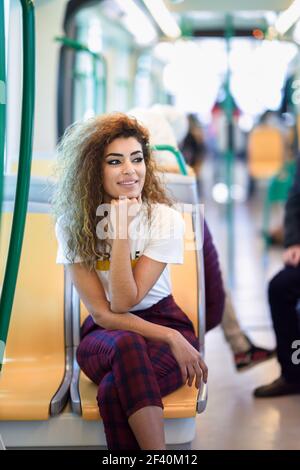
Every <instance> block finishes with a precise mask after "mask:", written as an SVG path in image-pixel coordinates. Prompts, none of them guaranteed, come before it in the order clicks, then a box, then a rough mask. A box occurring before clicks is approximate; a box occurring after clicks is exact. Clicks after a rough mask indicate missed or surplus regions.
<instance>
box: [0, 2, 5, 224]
mask: <svg viewBox="0 0 300 470" xmlns="http://www.w3.org/2000/svg"><path fill="white" fill-rule="evenodd" d="M0 45H1V49H2V50H1V51H0V227H1V215H2V212H1V209H2V199H3V181H4V148H5V128H6V119H5V114H6V71H5V27H4V2H1V3H0Z"/></svg>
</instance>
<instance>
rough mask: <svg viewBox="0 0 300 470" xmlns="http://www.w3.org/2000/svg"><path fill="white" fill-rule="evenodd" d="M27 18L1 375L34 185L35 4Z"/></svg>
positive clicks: (26, 0)
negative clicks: (31, 183) (32, 169)
mask: <svg viewBox="0 0 300 470" xmlns="http://www.w3.org/2000/svg"><path fill="white" fill-rule="evenodd" d="M21 5H22V17H23V96H22V123H21V138H20V154H19V167H18V177H17V189H16V200H15V209H14V215H13V222H12V229H11V237H10V243H9V249H8V256H7V263H6V269H5V274H4V281H3V286H2V292H1V299H0V347H1V345H2V348H0V349H1V356H0V371H1V369H2V364H3V355H4V349H5V344H6V340H7V334H8V328H9V322H10V316H11V310H12V305H13V300H14V294H15V288H16V282H17V276H18V269H19V263H20V256H21V250H22V243H23V236H24V228H25V219H26V212H27V202H28V193H29V184H30V168H31V156H32V134H33V113H34V86H35V30H34V5H33V1H32V0H21Z"/></svg>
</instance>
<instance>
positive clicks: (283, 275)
mask: <svg viewBox="0 0 300 470" xmlns="http://www.w3.org/2000/svg"><path fill="white" fill-rule="evenodd" d="M283 261H284V263H285V267H284V269H283V270H282V271H280V272H279V273H278V274H277V275H276V276H275V277H274V278H273V279H272V280H271V282H270V284H269V303H270V308H271V314H272V320H273V326H274V330H275V335H276V341H277V358H278V361H279V363H280V366H281V375H280V377H279V378H278V379H276V380H275V381H274V382H272V383H271V384H268V385H264V386H261V387H258V388H257V389H256V390H254V396H255V397H257V398H268V397H278V396H282V395H291V394H298V393H300V360H299V358H300V351H299V349H300V346H299V343H300V314H299V311H298V309H297V304H298V302H299V299H300V158H298V161H297V172H296V177H295V182H294V186H293V187H292V189H291V192H290V194H289V198H288V201H287V204H286V213H285V251H284V253H283ZM297 347H298V351H297V350H296V348H297Z"/></svg>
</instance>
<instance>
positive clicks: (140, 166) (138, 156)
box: [102, 137, 146, 202]
mask: <svg viewBox="0 0 300 470" xmlns="http://www.w3.org/2000/svg"><path fill="white" fill-rule="evenodd" d="M102 169H103V189H104V202H110V201H111V199H119V196H127V197H128V198H129V199H131V198H137V197H138V196H140V194H141V193H142V189H143V186H144V182H145V175H146V165H145V161H144V157H143V151H142V145H141V144H140V143H139V142H138V141H137V140H136V139H135V138H134V137H119V138H117V139H115V140H113V141H112V142H111V143H110V144H108V145H107V147H106V148H105V150H104V160H103V167H102Z"/></svg>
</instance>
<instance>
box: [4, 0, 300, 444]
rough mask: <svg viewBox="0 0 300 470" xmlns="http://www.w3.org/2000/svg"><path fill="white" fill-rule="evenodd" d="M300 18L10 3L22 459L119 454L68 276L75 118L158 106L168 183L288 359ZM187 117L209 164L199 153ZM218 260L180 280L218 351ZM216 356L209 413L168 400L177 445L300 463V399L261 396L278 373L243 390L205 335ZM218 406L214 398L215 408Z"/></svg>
mask: <svg viewBox="0 0 300 470" xmlns="http://www.w3.org/2000/svg"><path fill="white" fill-rule="evenodd" d="M34 16H35V20H34ZM299 18H300V7H299V2H297V1H295V2H293V1H289V0H261V1H259V2H258V1H253V0H252V1H251V2H250V1H246V2H243V3H242V4H241V2H237V1H236V0H229V1H227V2H222V1H221V0H212V1H210V2H209V5H208V4H207V3H206V2H202V1H198V0H173V1H172V0H103V1H100V0H97V1H95V0H70V1H65V0H40V1H39V0H36V1H35V2H34V3H33V2H31V1H29V0H28V1H25V0H4V1H3V2H1V6H0V48H1V50H0V177H1V175H2V173H3V174H4V178H3V181H2V178H1V185H0V195H1V198H0V199H3V203H2V216H1V226H0V227H1V232H0V233H1V239H0V242H1V244H0V248H1V252H0V256H1V271H0V273H1V284H2V292H1V303H0V307H1V311H0V334H1V336H0V357H1V363H3V364H2V369H1V375H0V435H1V436H2V441H3V442H4V445H6V446H7V447H8V448H22V447H26V448H30V447H33V448H39V447H42V448H47V447H49V448H56V447H60V448H68V447H74V448H75V447H76V448H80V447H85V448H89V447H90V448H96V447H99V446H100V447H101V446H104V445H105V437H104V433H103V427H101V422H100V418H99V416H98V414H97V407H96V399H95V400H93V397H94V396H95V397H96V391H95V387H94V386H93V384H92V383H91V382H89V381H88V379H87V378H86V377H84V376H83V374H82V373H81V374H80V375H79V370H78V366H77V364H76V360H75V351H76V347H77V345H78V326H79V321H80V318H81V319H82V318H83V317H84V315H85V312H84V309H80V303H79V300H78V298H77V296H76V292H74V290H73V289H72V286H71V283H70V280H69V279H68V278H67V276H66V275H65V273H64V271H63V267H62V266H58V265H56V264H55V255H56V241H55V237H54V231H53V222H52V218H51V217H52V216H51V209H50V204H49V200H50V198H51V194H52V191H53V186H54V185H55V178H56V176H55V171H54V169H55V160H56V155H55V148H56V144H57V142H58V140H59V138H60V137H61V136H62V135H63V133H64V131H65V129H66V128H67V127H68V126H69V125H70V124H72V123H73V122H74V121H76V120H80V119H87V118H88V117H90V116H94V115H96V114H102V113H105V112H111V111H116V110H117V111H123V112H128V111H129V110H133V111H132V112H133V114H134V109H135V110H140V111H135V112H140V113H142V114H143V112H145V111H146V110H149V109H150V108H151V109H152V110H153V112H154V113H157V116H160V117H159V118H158V117H157V122H156V128H155V126H154V127H153V130H152V140H153V142H152V143H153V145H156V146H157V145H165V146H169V147H165V150H164V151H163V150H161V148H160V150H156V152H155V158H157V160H158V162H160V163H161V165H160V171H161V177H162V178H163V180H164V181H165V182H166V185H167V187H168V188H169V190H171V191H173V194H174V196H175V197H176V198H177V200H178V201H181V202H189V203H193V204H195V203H196V202H201V203H203V204H204V213H205V218H206V219H207V221H208V222H209V225H210V228H211V231H212V233H213V236H214V239H215V242H216V245H217V247H218V251H219V254H220V258H221V263H222V267H223V275H224V280H225V283H226V285H227V286H228V289H229V290H230V292H231V294H232V296H233V300H234V304H235V307H236V309H237V312H238V316H239V319H240V321H241V323H242V324H243V327H244V329H245V330H246V331H247V333H250V335H255V337H256V338H257V339H258V340H259V341H260V342H262V343H265V344H266V345H268V346H269V347H272V346H274V335H273V332H272V328H271V321H270V316H269V311H268V305H267V298H266V286H267V281H268V280H269V279H270V277H271V275H273V274H274V273H275V272H276V271H277V270H278V269H279V267H280V266H281V251H282V247H280V246H279V247H273V246H270V234H272V231H273V229H274V228H275V229H277V230H279V232H280V228H281V226H282V214H283V206H284V202H285V200H286V197H287V193H288V190H289V187H290V185H291V181H292V179H293V175H294V168H295V164H294V162H295V157H296V154H297V152H298V148H299V144H298V140H299V139H298V135H299V123H300V120H299V108H298V105H299V84H300V79H299V70H300V63H299V57H300V56H299V45H298V44H299V41H300V30H299V27H300V23H299V22H298V20H299ZM34 36H35V37H34ZM34 64H35V67H34ZM22 96H23V97H25V99H23V107H22ZM158 105H160V106H158ZM33 109H34V114H33ZM166 113H167V114H168V113H169V116H167V117H166ZM142 114H141V115H142ZM187 115H189V123H190V125H191V126H192V127H190V129H192V130H191V133H192V134H193V136H194V139H196V141H197V142H198V151H199V154H198V155H197V159H196V160H195V159H194V160H193V158H194V157H191V155H190V154H189V153H188V152H185V150H186V147H185V146H184V145H183V143H184V133H186V132H187V126H188V121H187V117H186V116H187ZM172 116H173V117H172ZM176 116H177V118H178V119H177V120H176V119H175V117H176ZM178 116H179V117H180V116H181V119H180V118H179V117H178ZM159 119H162V120H164V121H165V122H166V121H168V123H169V125H170V134H169V135H170V138H167V137H165V136H164V137H163V136H162V134H160V126H159V125H158V120H159ZM168 119H169V120H168ZM154 121H155V119H154ZM149 125H150V124H149ZM32 127H33V140H32V142H31V133H32ZM183 130H184V132H183ZM171 133H173V134H172V135H171ZM170 146H171V147H172V148H173V147H175V154H174V149H173V150H171V152H170ZM178 146H180V148H181V150H182V152H183V154H184V155H185V158H186V163H188V164H189V165H186V163H185V162H184V161H183V160H182V155H181V153H180V152H179V151H178ZM166 149H167V150H166ZM31 151H32V152H31ZM162 152H164V153H162ZM31 153H32V158H31ZM168 159H169V160H168ZM162 162H163V163H162ZM17 181H18V185H17ZM27 199H28V204H27ZM186 217H187V223H188V224H190V225H189V226H190V227H192V225H191V224H193V229H192V228H191V230H192V231H193V230H194V231H195V230H196V232H197V231H198V230H199V228H197V229H196V228H195V219H194V218H193V217H194V215H193V214H192V217H191V214H186ZM196 225H197V224H196ZM23 231H24V237H23ZM195 236H196V240H198V238H200V236H201V234H200V233H198V232H197V233H196V235H195ZM202 255H203V254H202V251H201V250H199V251H198V252H197V251H196V252H195V256H194V257H191V258H189V257H187V258H186V264H185V265H184V266H183V267H182V270H174V271H172V275H173V282H174V294H175V298H176V295H177V296H178V297H177V298H178V302H179V303H180V302H181V304H182V305H183V306H186V309H188V310H189V314H190V315H191V316H192V318H193V321H194V324H195V327H196V329H197V330H198V329H199V335H200V339H201V347H202V352H203V353H204V331H205V299H204V273H203V266H202V264H203V263H202V261H203V260H202ZM186 270H189V271H190V272H191V275H190V277H189V279H188V282H189V289H183V290H182V286H183V285H185V284H182V282H181V280H182V279H184V280H185V281H186V279H187V276H186V272H187V271H186ZM175 271H176V272H175ZM192 274H193V275H194V276H192ZM192 284H193V287H191V286H192ZM179 299H180V300H179ZM4 347H5V352H4ZM205 357H206V360H207V362H208V366H209V371H210V376H209V401H208V405H207V408H206V410H205V412H204V413H203V414H197V393H196V391H195V390H193V391H191V390H189V391H187V388H182V389H181V390H179V391H178V393H177V392H175V395H174V396H169V397H166V410H165V430H166V438H167V444H168V445H169V448H172V447H177V448H186V447H189V446H191V447H192V448H193V449H293V448H298V449H299V437H298V423H299V417H300V411H299V403H297V398H295V397H288V398H282V399H280V400H279V401H276V402H274V401H267V402H264V403H257V402H255V401H254V400H253V398H252V390H253V388H254V387H255V386H257V385H259V384H260V383H261V382H263V381H265V379H268V378H271V377H272V376H273V375H274V371H275V372H276V371H277V368H278V366H277V364H276V361H275V360H273V361H269V362H268V363H266V364H263V365H261V366H259V367H256V368H255V369H252V370H249V371H248V372H246V373H244V374H243V375H238V374H237V373H236V371H235V368H234V364H233V361H232V357H231V353H230V351H229V348H228V345H227V344H226V343H225V341H224V337H223V333H222V331H221V329H220V328H216V329H214V331H212V332H211V333H209V334H208V335H206V336H205ZM205 401H206V397H205V395H201V394H200V396H199V397H198V411H201V410H202V409H203V408H204V407H205ZM224 430H226V433H224ZM0 445H1V439H0Z"/></svg>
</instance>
